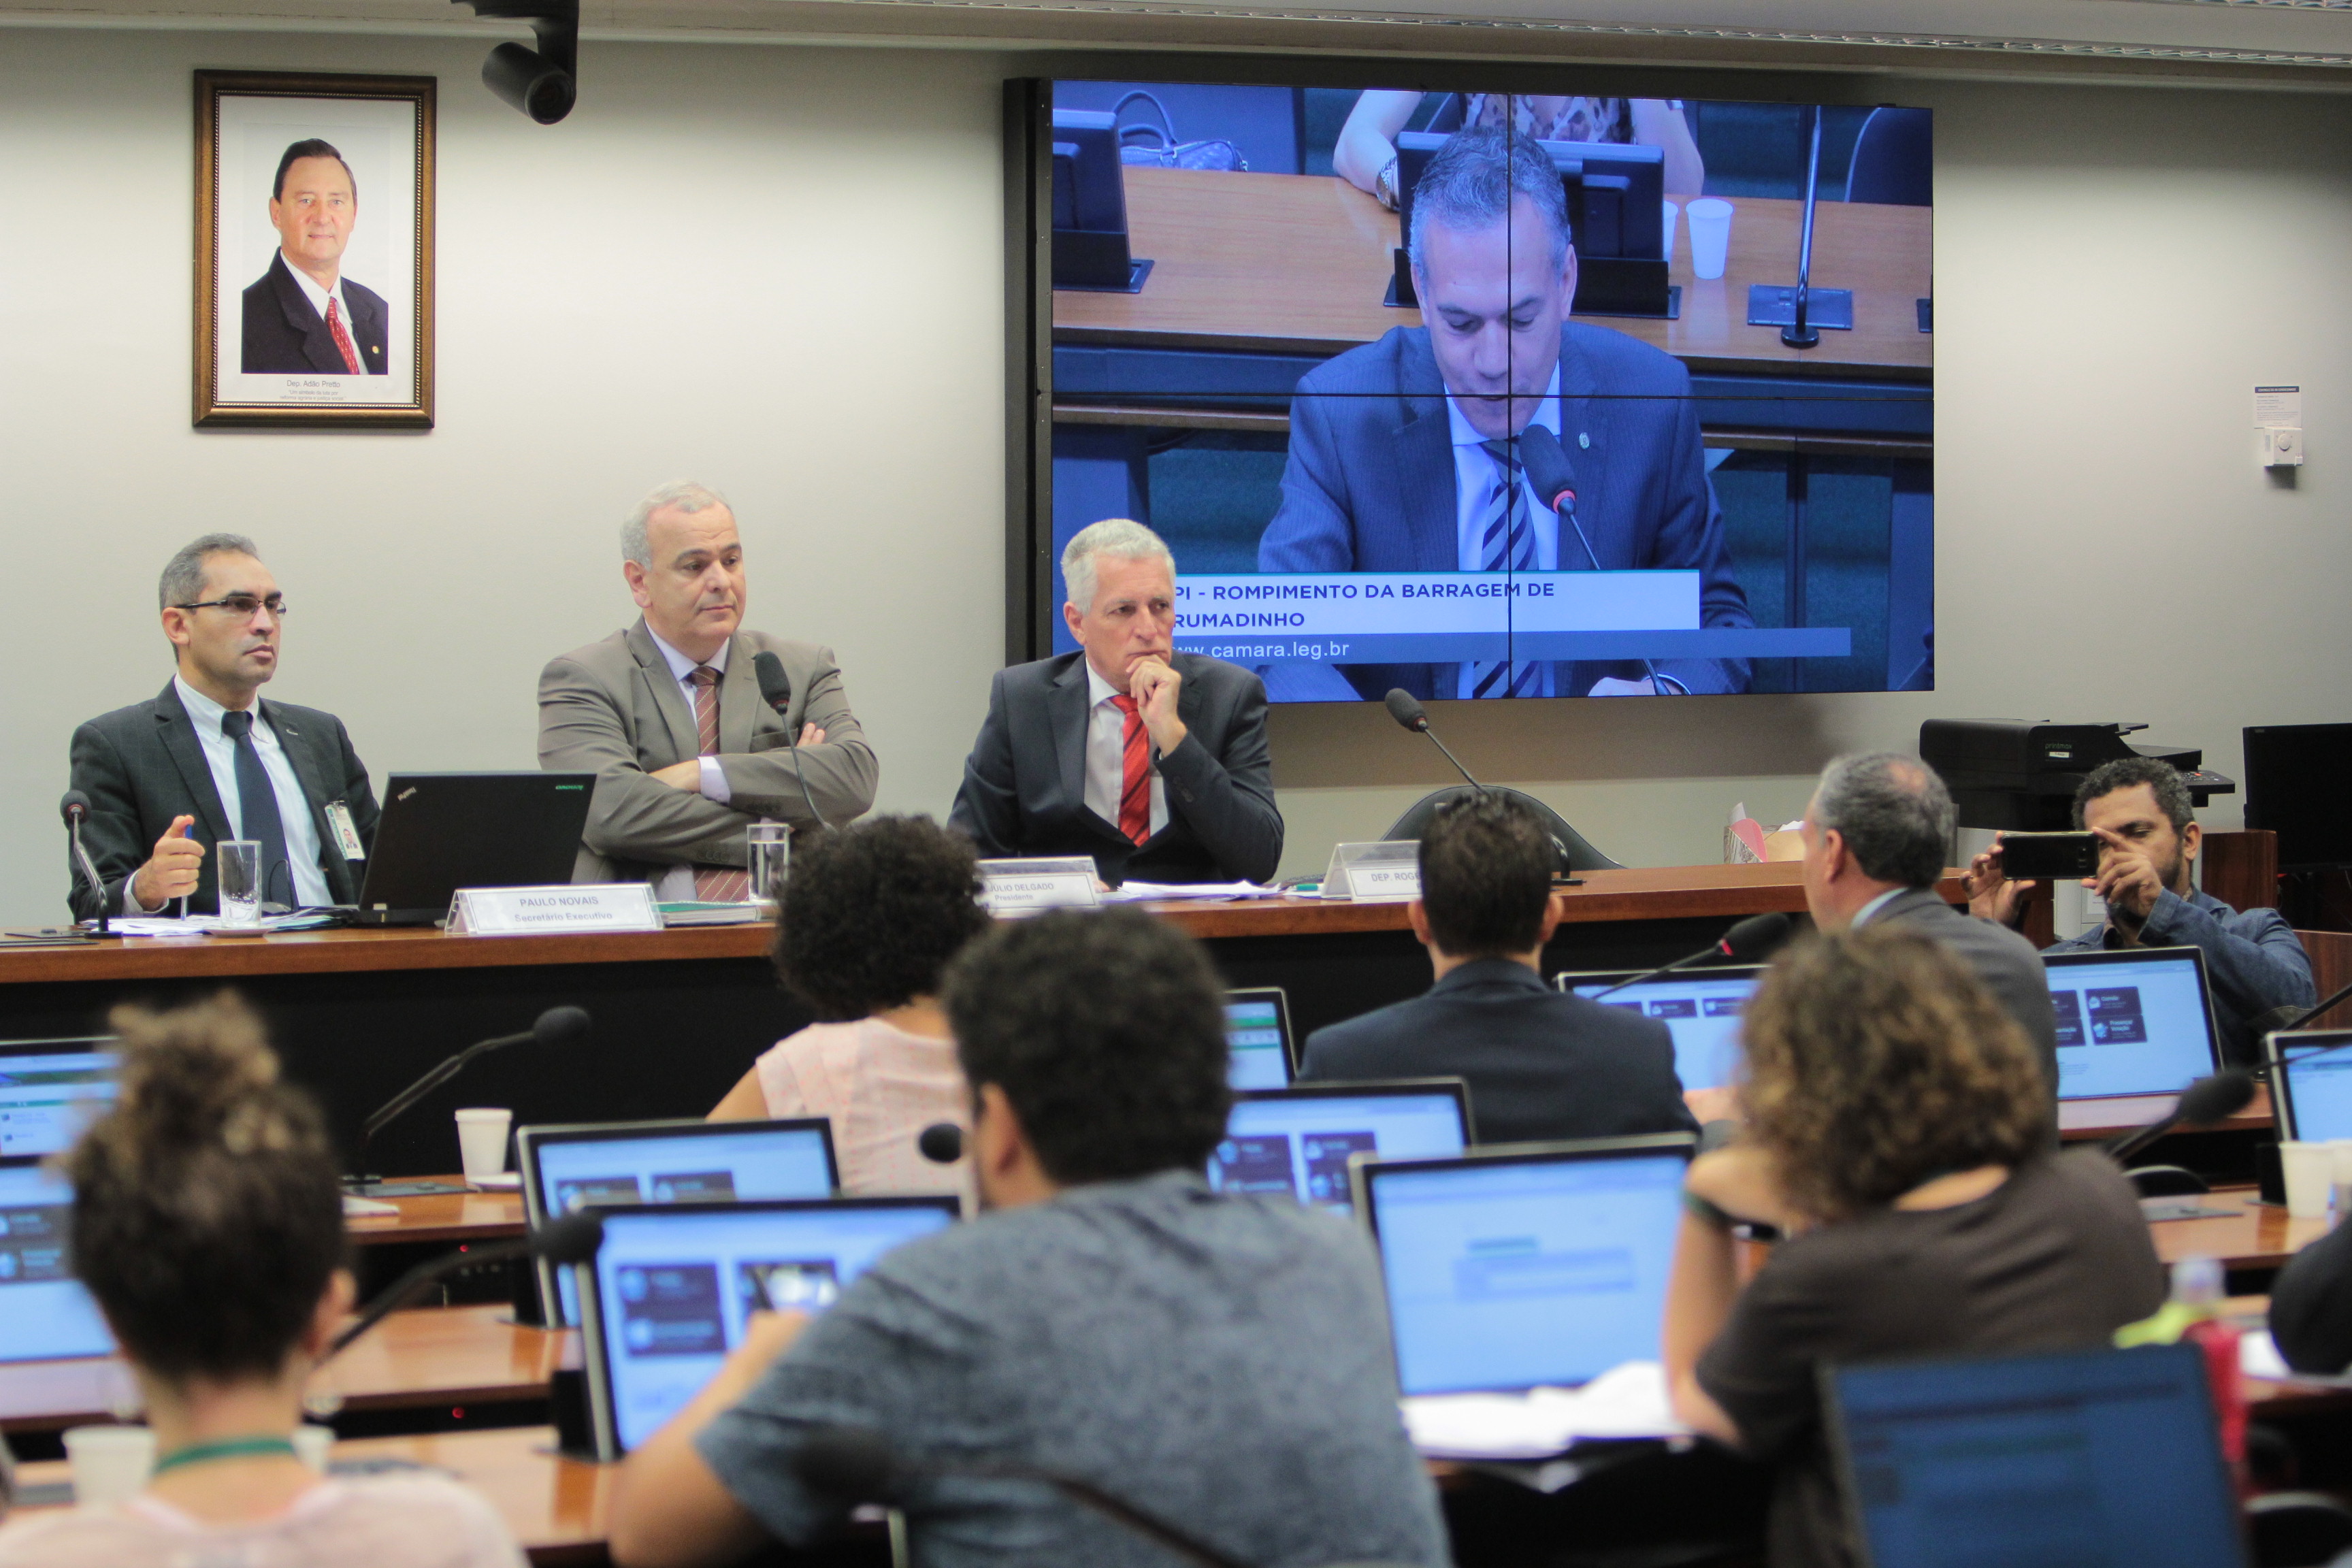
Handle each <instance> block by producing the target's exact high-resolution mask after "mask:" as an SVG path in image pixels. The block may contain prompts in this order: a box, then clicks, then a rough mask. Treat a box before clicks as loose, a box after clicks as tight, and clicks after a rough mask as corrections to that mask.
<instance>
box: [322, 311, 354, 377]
mask: <svg viewBox="0 0 2352 1568" xmlns="http://www.w3.org/2000/svg"><path fill="white" fill-rule="evenodd" d="M327 331H329V332H331V333H332V334H333V335H334V339H335V348H336V350H337V352H339V353H341V355H342V356H343V363H344V364H346V365H348V366H350V367H351V373H352V374H353V375H357V374H360V355H359V351H358V350H357V349H355V348H353V347H352V335H351V333H349V332H347V331H343V319H342V314H341V312H340V311H339V310H336V309H335V297H334V296H333V295H332V294H330V295H328V296H327Z"/></svg>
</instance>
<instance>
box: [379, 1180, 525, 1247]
mask: <svg viewBox="0 0 2352 1568" xmlns="http://www.w3.org/2000/svg"><path fill="white" fill-rule="evenodd" d="M411 1179H412V1180H417V1181H427V1182H446V1183H448V1184H450V1185H451V1186H461V1185H463V1184H464V1183H465V1180H466V1178H465V1177H463V1176H454V1175H452V1176H422V1177H415V1178H411ZM376 1201H377V1202H379V1203H387V1204H391V1205H393V1206H394V1207H395V1208H397V1209H398V1210H399V1211H400V1212H399V1213H398V1214H387V1215H344V1216H343V1233H344V1234H345V1235H346V1236H348V1237H351V1239H352V1246H354V1247H397V1246H402V1245H404V1244H407V1243H411V1242H451V1241H457V1242H473V1241H504V1240H507V1239H508V1238H509V1237H518V1236H520V1235H521V1234H522V1233H523V1207H522V1194H520V1192H512V1193H504V1192H497V1193H492V1192H463V1193H421V1194H417V1195H415V1196H414V1197H393V1198H380V1199H377V1200H376Z"/></svg>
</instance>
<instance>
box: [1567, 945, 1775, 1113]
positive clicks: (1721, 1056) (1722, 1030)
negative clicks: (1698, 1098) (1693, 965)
mask: <svg viewBox="0 0 2352 1568" xmlns="http://www.w3.org/2000/svg"><path fill="white" fill-rule="evenodd" d="M1763 973H1764V971H1763V970H1762V969H1761V968H1757V967H1752V966H1747V965H1743V966H1741V967H1739V968H1736V969H1700V970H1694V971H1691V972H1690V973H1684V974H1664V975H1660V976H1659V977H1658V978H1657V979H1655V980H1645V981H1643V982H1642V983H1641V984H1638V985H1628V986H1626V987H1625V988H1624V989H1623V990H1622V991H1613V992H1610V994H1608V995H1606V996H1602V997H1600V1002H1601V1005H1602V1006H1603V1007H1622V1008H1624V1009H1625V1010H1626V1011H1627V1012H1629V1013H1639V1014H1641V1015H1643V1016H1645V1017H1651V1018H1655V1019H1657V1020H1658V1021H1659V1022H1661V1023H1663V1024H1664V1025H1665V1026H1666V1029H1667V1031H1668V1032H1669V1033H1670V1034H1672V1035H1673V1036H1674V1037H1675V1076H1676V1077H1677V1078H1680V1079H1682V1080H1683V1087H1684V1088H1685V1089H1719V1088H1721V1087H1722V1086H1723V1085H1725V1084H1727V1083H1729V1082H1730V1081H1731V1080H1732V1079H1733V1077H1734V1076H1735V1075H1736V1074H1737V1073H1738V1070H1739V1014H1740V1010H1741V1009H1742V1008H1744V1007H1746V1006H1747V1005H1748V997H1750V996H1752V995H1754V994H1756V983H1757V982H1758V980H1759V979H1760V978H1762V976H1763ZM1624 978H1625V976H1624V975H1622V974H1563V975H1561V976H1560V977H1559V987H1560V989H1561V990H1563V991H1572V992H1574V993H1575V994H1577V995H1579V996H1584V997H1592V996H1594V995H1595V994H1597V993H1599V992H1602V991H1607V990H1608V989H1609V987H1610V986H1612V985H1614V984H1617V983H1618V982H1619V981H1621V980H1622V979H1624Z"/></svg>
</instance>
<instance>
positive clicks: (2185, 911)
mask: <svg viewBox="0 0 2352 1568" xmlns="http://www.w3.org/2000/svg"><path fill="white" fill-rule="evenodd" d="M2074 821H2075V823H2076V824H2077V825H2078V826H2081V827H2082V828H2083V829H2084V830H2085V831H2087V832H2089V833H2090V834H2092V835H2093V836H2094V837H2096V838H2097V839H2098V841H2099V868H2098V872H2097V874H2096V875H2095V876H2092V877H2088V878H2085V879H2084V883H2083V885H2084V887H2085V888H2088V889H2090V890H2091V891H2092V892H2094V893H2095V894H2096V895H2098V897H2100V898H2101V899H2104V900H2106V906H2107V921H2106V924H2105V925H2103V926H2101V927H2100V928H2099V929H2098V930H2097V931H2090V932H2087V933H2085V934H2084V935H2082V936H2078V937H2071V938H2069V939H2067V940H2066V941H2064V942H2053V944H2051V946H2049V947H2048V948H2046V949H2044V950H2043V951H2045V952H2099V951H2101V950H2102V949H2108V950H2112V949H2116V948H2125V947H2194V948H2197V949H2199V950H2200V951H2201V952H2203V953H2204V954H2205V973H2206V978H2207V980H2208V981H2209V982H2210V984H2211V985H2212V988H2213V1021H2214V1023H2215V1024H2216V1025H2218V1026H2220V1028H2221V1049H2222V1052H2223V1054H2224V1055H2225V1056H2226V1057H2227V1058H2228V1059H2229V1060H2231V1061H2232V1062H2237V1063H2241V1064H2245V1065H2252V1064H2253V1063H2255V1062H2257V1061H2259V1060H2260V1059H2261V1052H2262V1033H2263V1027H2264V1022H2265V1021H2264V1020H2263V1014H2265V1013H2269V1012H2272V1011H2273V1010H2274V1009H2299V1008H2304V1007H2308V1006H2310V1005H2311V1004H2312V1003H2313V1002H2315V1000H2317V999H2318V993H2317V991H2316V989H2315V987H2314V985H2313V984H2312V979H2311V958H2310V955H2309V954H2307V953H2306V952H2304V950H2303V942H2302V940H2301V939H2300V938H2298V937H2297V936H2296V935H2295V934H2294V928H2293V927H2291V926H2289V925H2288V924H2287V922H2286V919H2285V917H2284V916H2283V915H2281V914H2280V913H2279V912H2278V911H2277V910H2234V909H2231V907H2230V906H2229V905H2228V904H2225V903H2223V902H2222V901H2221V900H2219V899H2217V898H2214V897H2212V896H2211V895H2210V894H2209V893H2206V892H2205V891H2203V890H2202V889H2200V888H2199V887H2198V886H2197V884H2196V879H2195V863H2196V859H2197V851H2198V847H2199V845H2200V841H2201V840H2202V838H2203V836H2204V835H2203V830H2202V829H2201V828H2200V827H2199V826H2198V825H2197V822H2196V819H2195V817H2194V816H2193V815H2192V813H2191V812H2190V809H2189V786H2188V785H2187V784H2184V783H2183V782H2182V781H2181V777H2180V774H2179V773H2178V772H2177V771H2176V770H2175V769H2174V768H2173V767H2172V765H2171V764H2170V763H2162V762H2158V761H2157V760H2156V759H2155V758H2153V757H2126V758H2123V759H2122V760H2120V761H2117V762H2112V763H2106V764H2105V765H2104V766H2102V767H2100V768H2098V769H2097V770H2096V771H2095V772H2094V773H2092V774H2091V775H2090V777H2088V778H2086V779H2084V781H2083V787H2082V788H2081V789H2079V790H2077V791H2076V792H2075V794H2074ZM2035 885H2036V884H2035V883H2034V882H2032V881H2031V880H2018V879H2012V878H2011V877H2010V876H2009V875H2008V868H2007V867H2006V866H2005V865H2004V864H2003V858H2002V854H2001V847H2000V842H1999V841H1998V840H1996V841H1995V842H1994V844H1993V847H1991V848H1990V849H1989V850H1987V851H1986V852H1985V853H1983V854H1981V855H1979V856H1978V857H1977V858H1975V859H1974V860H1973V861H1971V862H1970V863H1969V874H1968V892H1969V912H1970V913H1971V914H1975V915H1978V916H1980V917H1982V918H1983V919H1986V920H1990V921H1998V922H2000V924H2002V925H2006V926H2009V927H2011V928H2012V929H2014V928H2016V927H2017V926H2019V925H2021V924H2022V923H2023V921H2024V908H2023V906H2024V899H2023V895H2024V894H2025V892H2026V891H2027V890H2028V889H2032V888H2033V887H2034V886H2035Z"/></svg>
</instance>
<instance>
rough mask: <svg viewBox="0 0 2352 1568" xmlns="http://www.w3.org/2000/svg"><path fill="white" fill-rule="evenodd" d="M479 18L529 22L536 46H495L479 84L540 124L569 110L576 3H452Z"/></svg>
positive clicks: (574, 92)
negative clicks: (537, 39)
mask: <svg viewBox="0 0 2352 1568" xmlns="http://www.w3.org/2000/svg"><path fill="white" fill-rule="evenodd" d="M453 3H454V4H457V5H471V6H472V7H473V8H474V13H475V15H477V16H498V17H510V18H513V19H514V20H517V21H524V22H529V23H530V30H531V32H532V33H533V34H535V35H536V36H537V37H538V38H539V47H537V48H536V49H527V48H525V47H522V46H521V45H520V44H500V45H499V47H497V48H495V49H492V50H491V51H490V58H488V59H487V60H484V61H483V62H482V85H483V86H484V87H487V88H488V89H490V90H491V91H492V92H494V93H496V94H497V95H498V96H499V98H501V99H503V100H506V101H507V102H509V103H510V104H512V105H514V106H515V107H516V108H517V109H520V110H522V111H523V112H524V113H525V114H528V115H530V117H531V118H532V119H533V120H535V121H539V123H541V125H552V124H554V123H555V122H556V121H559V120H561V119H562V118H563V117H564V116H565V115H567V114H569V113H571V112H572V103H573V102H574V101H575V100H577V99H578V98H579V96H580V83H579V68H580V0H453Z"/></svg>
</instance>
